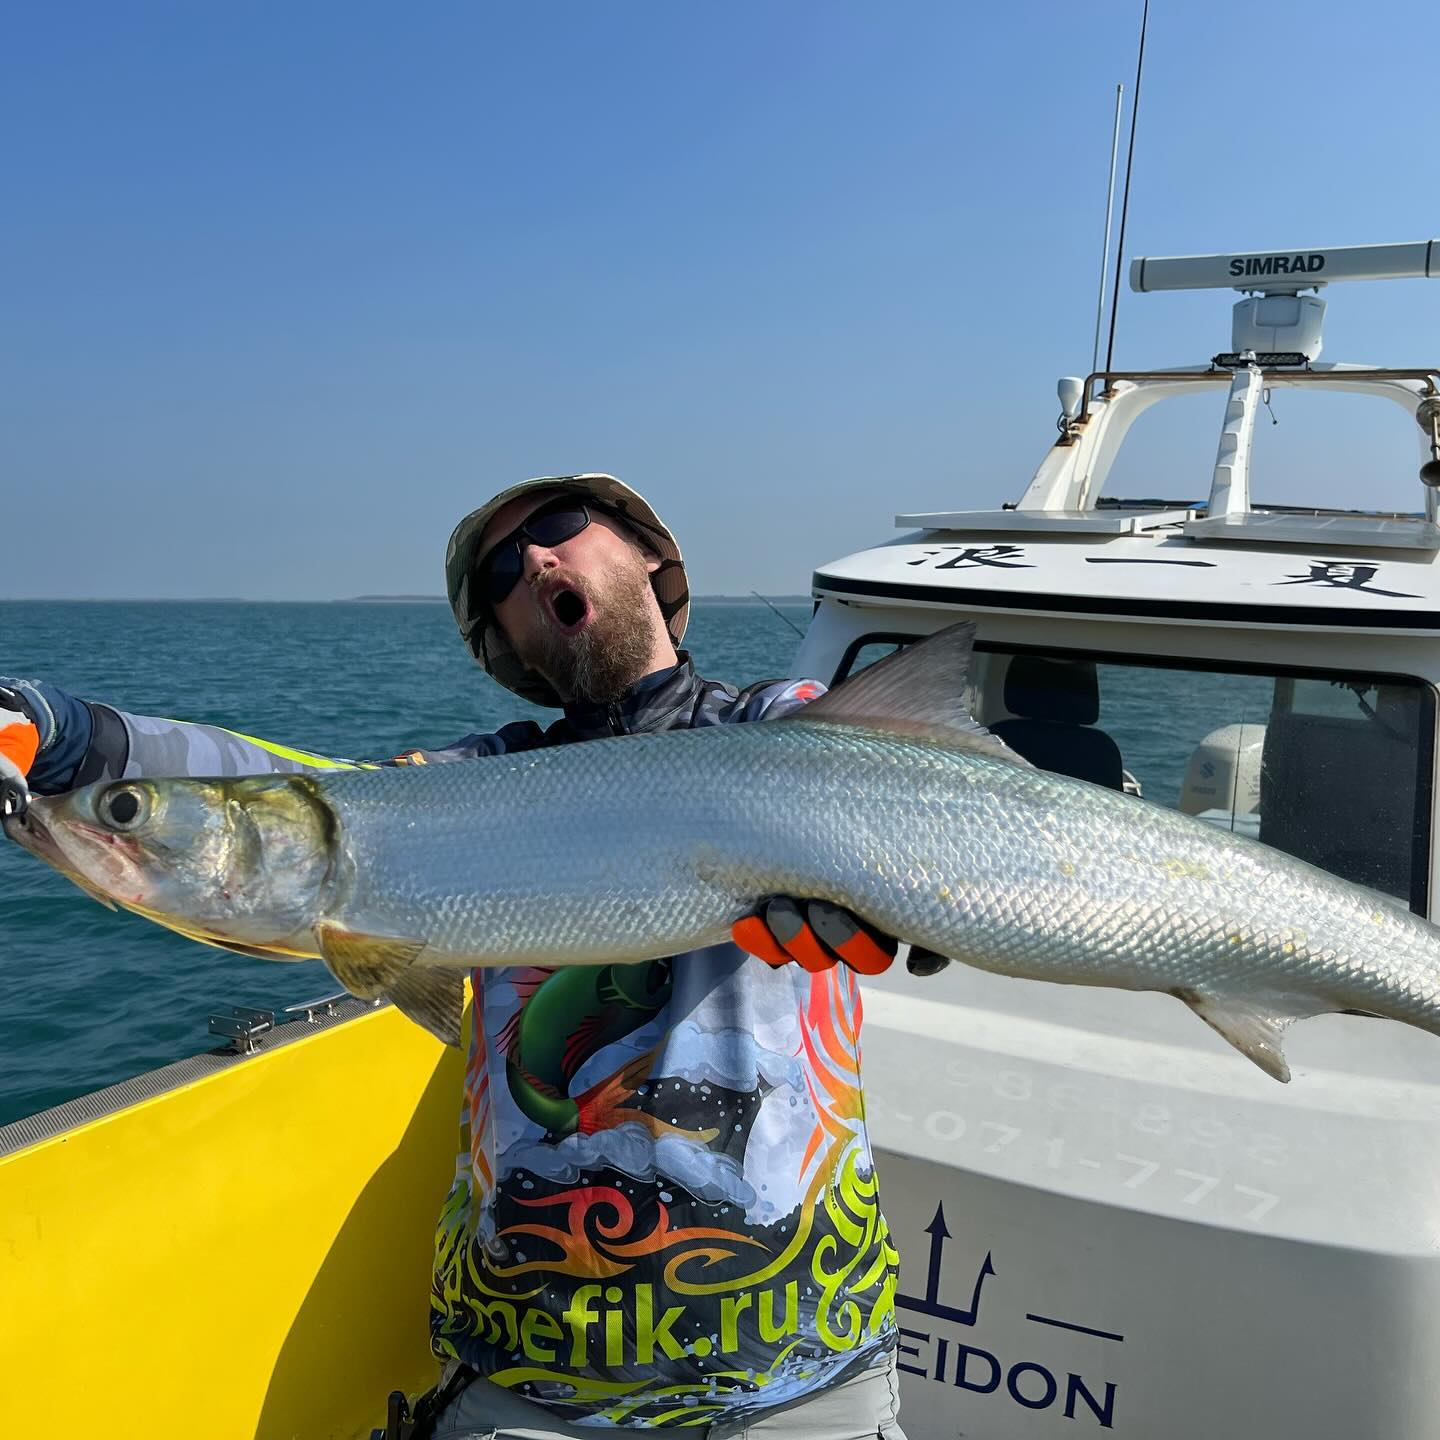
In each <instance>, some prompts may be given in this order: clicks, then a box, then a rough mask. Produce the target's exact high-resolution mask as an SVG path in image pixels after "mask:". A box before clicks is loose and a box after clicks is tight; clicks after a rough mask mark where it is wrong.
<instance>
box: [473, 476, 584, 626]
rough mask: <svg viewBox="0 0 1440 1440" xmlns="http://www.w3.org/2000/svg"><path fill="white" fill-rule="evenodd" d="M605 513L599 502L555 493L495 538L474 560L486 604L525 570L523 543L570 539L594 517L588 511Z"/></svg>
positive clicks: (559, 542) (509, 587)
mask: <svg viewBox="0 0 1440 1440" xmlns="http://www.w3.org/2000/svg"><path fill="white" fill-rule="evenodd" d="M592 510H593V511H595V512H596V513H608V512H604V511H601V510H600V507H599V506H592V505H587V504H586V503H585V502H584V501H583V500H577V499H576V498H575V497H574V496H573V495H557V496H556V497H555V499H553V500H549V501H547V502H546V503H545V504H544V505H542V506H540V508H539V509H538V510H536V511H535V512H534V513H533V514H531V515H528V516H527V517H526V518H525V520H524V521H523V522H522V523H521V524H519V525H517V526H516V527H515V528H514V529H513V530H512V531H511V532H510V533H509V534H508V535H506V536H505V537H504V538H503V539H501V540H497V541H496V542H495V544H494V545H492V546H491V547H490V548H489V549H488V550H487V551H486V552H485V554H484V555H483V556H482V557H481V558H480V559H479V560H477V561H476V562H475V582H476V588H477V589H478V590H479V591H480V594H481V595H482V596H483V597H484V598H485V601H486V603H487V604H489V605H498V604H499V603H500V602H501V601H502V600H503V599H504V598H505V597H506V596H507V595H508V594H509V593H510V592H511V591H512V590H513V589H514V588H515V582H516V581H517V580H519V579H520V577H521V576H522V575H523V574H524V573H525V543H526V542H527V541H529V542H533V543H534V544H536V545H544V546H545V547H546V548H547V549H548V548H549V547H550V546H552V545H562V544H564V542H565V541H566V540H573V539H574V538H575V536H577V535H578V534H579V533H580V532H581V531H582V530H583V529H584V528H585V527H586V526H587V525H588V524H589V523H590V522H591V520H593V519H594V518H595V517H594V515H593V514H592V513H591V512H592Z"/></svg>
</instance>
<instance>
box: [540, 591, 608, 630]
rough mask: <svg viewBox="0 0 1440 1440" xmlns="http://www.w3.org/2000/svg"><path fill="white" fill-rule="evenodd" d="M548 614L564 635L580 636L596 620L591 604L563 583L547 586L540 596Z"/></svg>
mask: <svg viewBox="0 0 1440 1440" xmlns="http://www.w3.org/2000/svg"><path fill="white" fill-rule="evenodd" d="M540 599H541V603H542V604H543V605H544V607H545V612H546V614H547V615H548V616H549V617H550V620H551V622H552V623H553V624H554V626H555V628H556V629H557V630H559V632H560V633H561V634H562V635H578V634H579V633H580V631H582V630H583V629H584V628H585V627H586V626H587V625H588V624H589V623H590V622H591V620H593V619H594V618H595V611H594V609H593V608H592V606H591V604H590V602H589V601H588V600H587V599H586V598H585V597H584V596H583V595H582V594H581V593H580V592H579V591H578V590H576V589H574V588H573V587H572V586H570V585H566V584H564V583H563V582H561V583H559V584H555V585H550V586H547V587H546V588H545V589H544V590H543V591H542V592H541V595H540Z"/></svg>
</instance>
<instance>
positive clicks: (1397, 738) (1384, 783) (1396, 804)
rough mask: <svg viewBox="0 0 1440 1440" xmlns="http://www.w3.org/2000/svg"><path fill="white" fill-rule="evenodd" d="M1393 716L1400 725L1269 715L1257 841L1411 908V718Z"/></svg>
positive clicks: (1413, 823)
mask: <svg viewBox="0 0 1440 1440" xmlns="http://www.w3.org/2000/svg"><path fill="white" fill-rule="evenodd" d="M1392 713H1394V714H1395V719H1396V721H1398V722H1399V723H1398V724H1396V723H1388V724H1387V725H1381V724H1379V723H1377V722H1376V721H1374V720H1371V719H1366V718H1364V717H1360V716H1357V717H1356V718H1355V719H1353V720H1352V719H1349V718H1347V717H1344V716H1336V715H1305V714H1295V713H1293V712H1276V713H1273V714H1272V715H1271V716H1270V721H1269V724H1268V725H1267V726H1266V729H1265V749H1264V752H1263V761H1262V765H1261V770H1260V839H1261V840H1263V841H1264V842H1265V844H1267V845H1274V846H1275V847H1276V848H1277V849H1279V850H1284V851H1285V852H1286V853H1287V854H1290V855H1294V856H1295V857H1296V858H1297V859H1299V860H1306V861H1308V862H1309V863H1310V864H1311V865H1318V866H1320V867H1321V868H1322V869H1324V870H1328V871H1330V872H1331V873H1332V874H1335V875H1340V876H1342V877H1344V878H1345V879H1346V880H1353V881H1355V882H1357V883H1358V884H1361V885H1371V886H1373V887H1374V888H1375V889H1377V890H1380V891H1382V892H1384V893H1385V894H1387V895H1393V896H1395V897H1396V898H1397V899H1400V900H1404V901H1406V902H1407V903H1408V902H1409V900H1410V895H1411V875H1412V868H1413V865H1414V857H1415V853H1416V849H1415V840H1416V834H1415V827H1416V814H1415V797H1416V790H1417V783H1416V782H1417V763H1416V762H1417V751H1416V743H1415V738H1414V734H1413V732H1414V720H1413V719H1411V720H1409V721H1408V724H1407V722H1406V721H1405V719H1404V718H1403V716H1402V714H1401V713H1400V712H1399V711H1398V709H1397V710H1393V711H1392ZM1406 729H1408V730H1409V731H1410V732H1411V733H1409V734H1406V733H1405V730H1406Z"/></svg>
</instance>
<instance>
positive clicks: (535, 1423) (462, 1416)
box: [435, 1351, 905, 1440]
mask: <svg viewBox="0 0 1440 1440" xmlns="http://www.w3.org/2000/svg"><path fill="white" fill-rule="evenodd" d="M899 1410H900V1383H899V1378H898V1376H897V1375H896V1371H895V1355H894V1352H893V1351H892V1352H891V1354H890V1355H889V1356H888V1357H887V1358H886V1360H885V1361H884V1363H882V1364H879V1365H874V1366H872V1367H871V1368H870V1369H868V1370H862V1371H859V1372H858V1373H856V1374H854V1375H851V1376H849V1377H848V1378H846V1379H844V1380H842V1381H841V1382H840V1383H839V1384H838V1385H832V1386H830V1387H829V1389H826V1390H821V1391H819V1392H818V1393H817V1394H814V1395H807V1396H805V1398H804V1399H803V1400H796V1401H795V1402H794V1403H793V1404H790V1405H777V1406H776V1407H775V1408H774V1409H773V1410H760V1411H755V1412H752V1413H751V1414H750V1415H749V1416H748V1417H745V1418H739V1419H735V1420H717V1421H715V1422H714V1423H713V1424H711V1425H709V1426H704V1427H701V1426H688V1425H687V1426H686V1427H685V1433H686V1434H687V1435H695V1436H704V1437H705V1440H749V1437H753V1440H905V1433H904V1431H902V1430H901V1429H900V1425H899V1422H898V1420H897V1419H896V1416H897V1414H898V1413H899ZM661 1433H663V1432H661V1431H658V1430H655V1429H653V1428H651V1429H637V1428H634V1427H618V1428H617V1427H614V1426H609V1425H605V1426H595V1425H572V1424H569V1423H567V1422H566V1421H564V1420H561V1419H559V1418H558V1417H557V1416H555V1415H552V1414H551V1413H550V1411H548V1410H546V1409H545V1407H544V1406H543V1405H537V1404H535V1402H534V1401H533V1400H526V1399H523V1398H522V1397H521V1396H519V1395H513V1394H511V1392H510V1391H508V1390H503V1389H501V1388H500V1387H499V1386H498V1385H492V1384H490V1382H489V1381H488V1380H473V1381H471V1383H470V1384H469V1385H467V1386H466V1387H465V1389H464V1390H462V1391H461V1392H460V1394H459V1395H457V1396H456V1397H455V1399H454V1400H453V1401H451V1403H450V1404H449V1405H448V1406H446V1408H445V1409H444V1410H443V1411H442V1412H441V1414H440V1418H439V1420H438V1422H437V1423H436V1426H435V1440H599V1437H600V1436H602V1435H614V1436H617V1437H618V1436H639V1435H652V1436H653V1435H659V1434H661Z"/></svg>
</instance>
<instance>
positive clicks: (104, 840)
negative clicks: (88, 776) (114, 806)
mask: <svg viewBox="0 0 1440 1440" xmlns="http://www.w3.org/2000/svg"><path fill="white" fill-rule="evenodd" d="M45 805H46V802H45V801H44V800H43V799H40V800H32V801H31V802H30V806H29V808H28V809H27V810H26V811H25V813H24V814H23V815H7V816H5V818H4V820H3V822H0V825H3V828H4V831H5V834H6V835H7V836H8V837H9V838H10V839H11V840H13V841H14V842H15V843H16V844H17V845H19V846H20V847H21V848H22V849H25V850H28V851H29V852H30V853H31V854H32V855H33V856H35V858H36V859H37V860H43V861H44V862H45V863H46V864H47V865H49V866H52V867H53V868H54V869H56V870H58V871H59V872H60V873H61V874H62V875H63V876H64V877H65V878H66V879H67V880H69V881H71V882H72V883H73V884H75V885H76V886H78V887H79V888H80V889H81V890H83V891H84V892H85V893H86V894H87V895H88V896H89V897H90V898H91V899H92V900H98V901H99V902H100V904H102V905H103V906H105V908H106V909H107V910H114V909H116V908H117V907H116V903H115V900H116V898H117V897H114V896H112V894H111V892H110V887H109V886H108V885H101V884H100V883H99V882H98V881H97V880H96V879H94V878H93V877H92V876H91V875H90V874H89V873H88V870H82V869H81V868H80V866H79V863H78V861H77V860H76V858H75V857H74V856H73V855H72V854H71V853H70V851H69V850H67V849H66V848H65V847H64V846H63V845H62V844H61V843H60V841H59V840H58V839H57V838H56V835H55V832H54V831H53V830H52V829H51V828H50V826H48V825H47V824H46V823H45V815H44V808H45ZM71 824H72V827H73V826H74V822H73V821H72V822H71ZM76 828H82V829H84V830H85V831H86V832H87V835H88V836H89V837H90V838H91V839H92V840H96V841H99V842H100V843H101V844H102V845H112V846H113V845H114V844H116V843H117V842H120V841H121V837H120V836H117V835H110V834H108V833H106V832H104V831H95V830H91V827H90V826H88V825H86V826H82V827H76ZM123 848H125V847H124V846H123V843H122V849H123ZM129 848H130V849H131V850H133V848H134V847H133V845H132V846H131V847H129ZM130 858H131V857H130V856H129V855H127V856H126V858H125V859H124V860H121V861H120V866H119V869H120V870H121V871H122V872H123V871H124V870H125V869H127V868H130V867H129V865H128V863H127V862H128V861H129V859H130ZM122 903H124V902H123V901H122Z"/></svg>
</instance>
